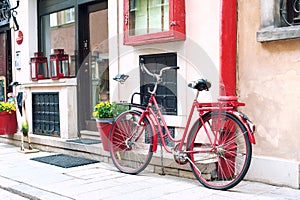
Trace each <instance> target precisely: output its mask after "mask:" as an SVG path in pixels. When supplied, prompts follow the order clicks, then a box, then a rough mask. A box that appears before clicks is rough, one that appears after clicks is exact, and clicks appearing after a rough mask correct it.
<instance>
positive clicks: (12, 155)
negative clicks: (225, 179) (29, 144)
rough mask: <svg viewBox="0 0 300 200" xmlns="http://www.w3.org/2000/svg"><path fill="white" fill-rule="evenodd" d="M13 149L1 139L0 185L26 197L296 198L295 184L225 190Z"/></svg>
mask: <svg viewBox="0 0 300 200" xmlns="http://www.w3.org/2000/svg"><path fill="white" fill-rule="evenodd" d="M18 149H19V147H15V146H12V145H8V144H2V143H0V188H2V189H5V190H7V191H10V192H13V193H15V194H18V195H19V196H22V197H25V198H28V199H42V200H44V199H49V200H69V199H88V200H93V199H105V200H106V199H108V200H113V199H117V200H123V199H124V200H125V199H126V200H131V199H133V200H135V199H143V200H148V199H149V200H150V199H151V200H152V199H154V200H158V199H165V200H169V199H176V198H187V199H189V200H194V199H195V200H198V199H201V200H214V199H216V200H229V199H230V200H238V199H243V200H247V199H251V200H273V199H276V200H282V199H288V200H299V199H300V190H295V189H291V188H285V187H277V186H271V185H266V184H262V183H256V182H246V181H244V182H242V183H240V184H239V185H238V186H236V187H235V188H233V189H231V190H230V191H215V190H210V189H206V188H204V187H203V186H201V185H200V183H198V182H197V181H196V180H191V179H185V178H179V177H173V176H160V175H158V174H154V173H147V172H143V173H141V174H140V175H126V174H123V173H120V172H118V171H117V170H116V169H115V167H114V166H112V165H109V164H107V163H103V162H100V163H96V164H90V165H85V166H80V167H73V168H67V169H65V168H60V167H56V166H52V165H48V164H43V163H40V162H36V161H33V160H30V158H33V157H41V156H46V155H51V153H49V152H38V153H31V154H23V153H19V152H18ZM0 194H1V193H0ZM7 199H8V198H7ZM11 199H14V198H13V197H12V198H11ZM16 199H17V198H16ZM18 199H19V198H18Z"/></svg>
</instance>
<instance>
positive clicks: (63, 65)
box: [59, 60, 69, 77]
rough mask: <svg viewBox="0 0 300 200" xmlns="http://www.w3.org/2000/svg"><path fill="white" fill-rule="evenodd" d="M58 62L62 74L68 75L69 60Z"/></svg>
mask: <svg viewBox="0 0 300 200" xmlns="http://www.w3.org/2000/svg"><path fill="white" fill-rule="evenodd" d="M59 64H60V70H61V71H60V72H61V73H62V74H63V75H64V76H66V77H67V76H69V61H68V60H60V61H59Z"/></svg>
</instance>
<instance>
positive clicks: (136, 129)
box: [109, 110, 153, 174]
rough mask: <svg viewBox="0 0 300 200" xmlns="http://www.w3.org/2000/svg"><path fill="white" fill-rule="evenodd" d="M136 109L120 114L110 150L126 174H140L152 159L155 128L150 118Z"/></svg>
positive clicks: (111, 139)
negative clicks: (143, 115)
mask: <svg viewBox="0 0 300 200" xmlns="http://www.w3.org/2000/svg"><path fill="white" fill-rule="evenodd" d="M140 118H141V113H140V112H138V111H135V110H129V111H125V112H123V113H122V114H120V115H119V116H118V117H117V119H116V120H115V122H114V123H113V125H112V128H111V132H110V137H109V151H110V155H111V158H112V161H113V163H114V165H115V166H116V168H118V169H119V170H120V171H121V172H123V173H126V174H138V173H140V172H141V171H143V170H144V169H145V168H146V167H147V166H148V164H149V163H150V161H151V158H152V155H153V152H152V147H153V130H152V128H151V124H150V122H149V120H148V119H147V118H146V117H144V118H143V119H142V121H141V123H140V125H139V124H138V121H139V120H140Z"/></svg>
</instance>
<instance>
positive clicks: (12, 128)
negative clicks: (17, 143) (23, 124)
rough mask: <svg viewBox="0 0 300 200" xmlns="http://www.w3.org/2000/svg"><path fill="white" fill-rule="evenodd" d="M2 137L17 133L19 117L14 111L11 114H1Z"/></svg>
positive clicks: (0, 132)
mask: <svg viewBox="0 0 300 200" xmlns="http://www.w3.org/2000/svg"><path fill="white" fill-rule="evenodd" d="M0 121H1V123H0V135H6V134H14V133H16V132H17V129H18V124H17V115H16V112H15V111H13V112H12V113H11V114H9V113H8V112H0Z"/></svg>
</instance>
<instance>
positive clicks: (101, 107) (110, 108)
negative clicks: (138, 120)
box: [93, 101, 128, 151]
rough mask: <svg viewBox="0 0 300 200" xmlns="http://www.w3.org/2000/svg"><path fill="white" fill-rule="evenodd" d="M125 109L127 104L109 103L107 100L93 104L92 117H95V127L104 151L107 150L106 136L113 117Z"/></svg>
mask: <svg viewBox="0 0 300 200" xmlns="http://www.w3.org/2000/svg"><path fill="white" fill-rule="evenodd" d="M127 109H128V108H127V106H124V105H122V104H117V103H110V102H109V101H101V102H100V103H98V104H97V105H95V106H94V111H93V117H94V118H95V119H96V122H97V128H98V131H99V133H100V137H101V141H102V145H103V149H104V150H105V151H109V149H108V137H109V133H110V129H111V126H112V122H113V120H114V118H115V117H117V116H118V115H119V114H121V113H122V112H124V111H125V110H127Z"/></svg>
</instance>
